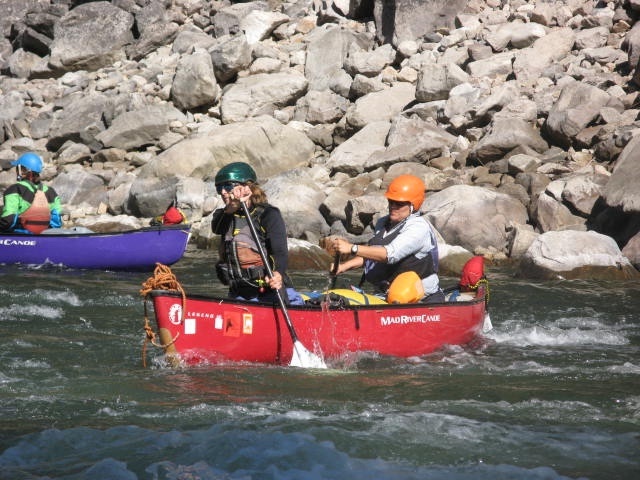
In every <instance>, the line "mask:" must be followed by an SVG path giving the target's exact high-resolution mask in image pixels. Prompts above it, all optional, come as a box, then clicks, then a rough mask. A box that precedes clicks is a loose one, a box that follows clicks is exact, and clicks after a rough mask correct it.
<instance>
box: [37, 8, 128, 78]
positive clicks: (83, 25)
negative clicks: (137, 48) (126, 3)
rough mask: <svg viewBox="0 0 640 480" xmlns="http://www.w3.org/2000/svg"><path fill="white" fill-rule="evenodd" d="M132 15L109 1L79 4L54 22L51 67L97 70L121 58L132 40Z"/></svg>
mask: <svg viewBox="0 0 640 480" xmlns="http://www.w3.org/2000/svg"><path fill="white" fill-rule="evenodd" d="M133 21H134V18H133V16H132V15H131V14H130V13H128V12H125V11H124V10H122V9H120V8H118V7H116V6H113V5H112V4H110V3H109V2H106V1H100V2H93V3H86V4H83V5H79V6H78V7H76V8H74V9H73V10H71V11H69V13H67V14H66V15H65V16H64V17H62V18H61V19H60V21H59V22H58V23H56V25H55V29H54V39H53V43H52V44H51V59H50V60H49V61H50V63H51V65H52V66H53V68H55V69H59V70H80V69H85V70H97V69H98V68H101V67H104V66H107V65H110V64H113V63H114V62H115V61H117V60H122V59H124V57H125V52H124V47H125V46H126V45H128V44H130V43H131V42H132V41H133V34H132V32H131V27H133Z"/></svg>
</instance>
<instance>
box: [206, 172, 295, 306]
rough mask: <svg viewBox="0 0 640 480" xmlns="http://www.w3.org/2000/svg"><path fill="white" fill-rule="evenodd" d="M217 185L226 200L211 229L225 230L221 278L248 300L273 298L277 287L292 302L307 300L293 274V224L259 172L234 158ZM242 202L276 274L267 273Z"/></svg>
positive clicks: (221, 232)
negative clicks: (290, 269)
mask: <svg viewBox="0 0 640 480" xmlns="http://www.w3.org/2000/svg"><path fill="white" fill-rule="evenodd" d="M215 183H216V190H217V192H218V194H219V195H220V196H221V197H222V201H223V202H224V204H225V206H224V207H223V208H219V209H218V210H216V211H215V212H214V213H213V217H212V219H211V230H212V231H213V233H215V234H218V235H222V241H221V242H220V252H219V254H220V259H219V261H218V263H217V264H216V273H217V274H218V278H219V279H220V281H221V282H222V283H224V284H225V285H229V296H230V297H232V298H238V299H244V300H259V301H273V300H275V299H276V296H275V291H276V290H280V289H281V288H283V287H284V288H285V289H286V292H287V297H288V300H289V302H290V303H291V304H301V303H303V300H302V297H300V295H299V294H298V293H297V292H296V291H295V290H294V289H293V285H292V283H291V280H290V279H289V277H288V276H287V273H286V271H287V266H288V259H289V251H288V247H287V229H286V226H285V223H284V219H283V218H282V214H281V213H280V210H279V209H278V208H276V207H274V206H273V205H270V204H269V203H268V202H267V196H266V194H265V193H264V191H263V190H262V188H260V186H259V185H258V181H257V176H256V172H255V171H254V170H253V168H251V166H250V165H248V164H246V163H244V162H233V163H230V164H228V165H225V166H224V167H223V168H221V169H220V171H219V172H218V174H217V175H216V178H215ZM241 202H244V203H245V205H246V206H247V210H248V211H249V214H250V216H251V223H253V225H254V226H255V229H256V232H257V234H258V236H259V237H260V243H261V246H262V251H263V252H266V254H267V256H268V258H269V260H270V263H271V265H270V268H271V270H272V271H273V277H272V278H270V277H268V276H267V274H266V271H267V269H265V266H264V264H263V262H262V258H261V255H260V248H259V247H258V245H256V242H255V240H254V237H253V235H252V232H251V228H250V223H249V221H248V220H247V218H246V217H245V215H244V212H243V208H242V204H241Z"/></svg>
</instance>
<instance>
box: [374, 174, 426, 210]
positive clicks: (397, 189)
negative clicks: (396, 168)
mask: <svg viewBox="0 0 640 480" xmlns="http://www.w3.org/2000/svg"><path fill="white" fill-rule="evenodd" d="M424 191H425V185H424V182H423V181H422V180H420V179H419V178H418V177H416V176H415V175H400V176H399V177H396V178H395V179H394V180H393V181H392V182H391V183H390V184H389V187H388V188H387V192H386V193H385V194H384V196H385V197H387V199H388V200H395V201H396V202H411V205H413V210H414V211H416V212H417V211H418V210H420V207H421V206H422V202H423V201H424Z"/></svg>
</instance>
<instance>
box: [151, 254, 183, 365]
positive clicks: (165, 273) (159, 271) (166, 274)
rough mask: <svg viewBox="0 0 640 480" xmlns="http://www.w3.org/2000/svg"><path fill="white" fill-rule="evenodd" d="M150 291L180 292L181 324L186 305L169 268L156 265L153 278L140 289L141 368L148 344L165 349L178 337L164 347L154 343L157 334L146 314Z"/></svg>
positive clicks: (181, 290) (180, 288) (181, 291)
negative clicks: (141, 317) (141, 309)
mask: <svg viewBox="0 0 640 480" xmlns="http://www.w3.org/2000/svg"><path fill="white" fill-rule="evenodd" d="M152 290H174V291H178V292H180V295H181V296H182V312H181V318H180V321H181V322H182V321H184V312H185V307H186V303H187V295H186V293H185V291H184V289H183V288H182V285H180V282H179V281H178V279H177V278H176V276H175V275H174V273H173V272H172V271H171V268H169V267H168V266H167V265H163V264H162V263H156V267H155V269H154V271H153V276H152V277H149V278H148V279H147V280H146V281H145V282H144V283H143V284H142V288H141V289H140V295H142V297H143V298H144V331H145V340H144V343H143V345H142V366H143V367H145V368H146V366H147V361H146V358H147V344H148V343H151V344H152V345H153V346H155V347H158V348H162V349H166V348H167V347H169V346H170V345H172V344H173V343H174V342H175V341H176V339H177V338H178V335H180V334H179V333H178V335H176V336H175V337H174V338H173V339H171V341H170V342H169V343H167V344H166V345H163V344H161V343H158V342H157V341H156V338H157V334H156V333H155V332H154V331H153V328H152V327H151V324H150V322H149V315H148V313H147V312H148V309H147V302H148V300H149V293H151V291H152Z"/></svg>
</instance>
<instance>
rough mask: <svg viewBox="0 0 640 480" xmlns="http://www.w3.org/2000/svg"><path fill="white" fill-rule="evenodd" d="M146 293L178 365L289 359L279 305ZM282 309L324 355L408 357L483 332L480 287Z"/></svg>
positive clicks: (459, 342) (309, 345)
mask: <svg viewBox="0 0 640 480" xmlns="http://www.w3.org/2000/svg"><path fill="white" fill-rule="evenodd" d="M149 296H150V298H151V299H152V302H153V310H154V314H155V320H156V326H157V328H158V333H159V336H160V341H161V342H162V345H164V346H165V352H166V353H167V354H168V355H170V356H172V357H176V358H178V359H179V360H181V361H182V362H185V363H187V364H195V363H200V362H210V363H219V362H224V361H246V362H259V363H267V364H288V363H289V361H290V360H291V356H292V351H293V345H292V341H291V336H290V335H289V331H288V330H287V326H286V323H285V319H284V317H283V315H282V312H281V311H280V309H279V308H278V306H277V305H261V304H257V303H251V302H238V301H233V300H230V299H225V298H213V297H197V296H188V297H187V298H186V302H185V305H184V307H183V300H182V297H181V296H180V295H179V294H177V293H176V292H172V291H166V290H153V291H151V292H150V294H149ZM288 310H289V316H290V318H291V321H292V323H293V325H294V328H295V330H296V334H297V336H298V338H299V340H300V342H301V343H302V344H303V345H304V346H305V347H306V348H307V349H309V350H311V351H313V352H314V353H317V354H318V355H321V356H322V357H324V358H325V359H332V358H341V357H344V356H345V355H347V354H349V353H351V352H376V353H378V354H381V355H390V356H397V357H411V356H420V355H425V354H429V353H432V352H434V351H436V350H438V349H441V348H442V347H444V346H445V345H464V344H467V343H469V342H470V341H472V340H473V339H474V338H476V337H477V336H478V335H479V334H480V333H481V331H482V326H483V322H484V317H485V299H484V289H480V293H479V296H477V297H476V298H474V299H473V300H470V301H464V302H451V303H443V304H433V305H424V304H411V305H368V306H350V307H345V308H340V309H327V308H325V309H322V308H318V307H311V306H309V307H307V306H305V307H298V306H291V307H289V309H288ZM183 312H184V315H183Z"/></svg>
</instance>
